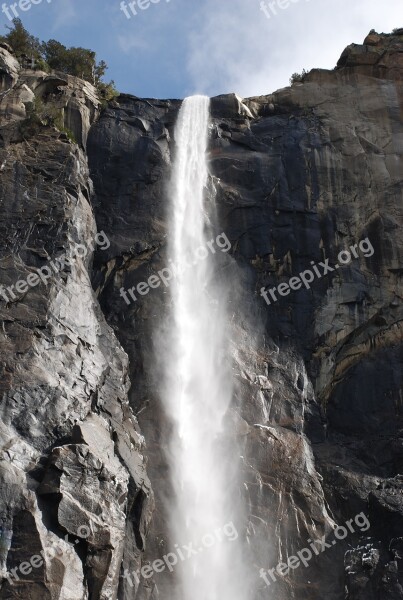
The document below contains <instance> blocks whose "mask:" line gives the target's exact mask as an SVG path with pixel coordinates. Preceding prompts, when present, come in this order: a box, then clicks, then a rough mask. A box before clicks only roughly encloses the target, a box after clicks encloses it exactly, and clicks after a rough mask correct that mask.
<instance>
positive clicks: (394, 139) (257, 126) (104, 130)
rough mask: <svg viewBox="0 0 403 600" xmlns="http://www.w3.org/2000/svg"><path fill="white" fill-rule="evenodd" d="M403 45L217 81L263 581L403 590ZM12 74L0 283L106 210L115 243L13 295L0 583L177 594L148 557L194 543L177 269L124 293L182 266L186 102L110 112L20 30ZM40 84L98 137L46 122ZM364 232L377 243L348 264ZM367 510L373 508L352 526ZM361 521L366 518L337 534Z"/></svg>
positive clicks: (254, 552)
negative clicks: (25, 41)
mask: <svg viewBox="0 0 403 600" xmlns="http://www.w3.org/2000/svg"><path fill="white" fill-rule="evenodd" d="M402 57H403V30H397V31H396V32H395V34H393V35H383V34H382V35H379V34H375V33H371V34H370V35H369V36H368V37H367V38H366V40H365V42H364V45H362V46H361V45H355V44H354V45H351V46H349V47H348V48H347V49H346V50H345V51H344V52H343V54H342V56H341V58H340V61H339V63H338V66H337V68H336V69H335V70H334V71H325V70H313V71H311V72H310V73H309V74H308V75H307V76H305V77H304V79H303V81H302V82H301V83H295V84H294V85H292V86H291V87H290V88H285V89H283V90H279V91H277V92H275V93H273V94H271V95H269V96H263V97H256V98H250V99H247V100H242V99H240V98H238V97H237V96H236V95H234V94H229V95H225V96H220V97H217V98H213V99H212V104H211V110H212V124H211V128H210V170H211V181H210V187H211V190H213V189H214V190H215V193H216V205H217V223H216V231H217V234H218V233H221V232H225V233H226V235H227V236H228V238H229V239H230V241H231V244H232V249H231V251H230V253H229V254H228V255H227V258H226V260H225V261H223V264H222V271H221V272H220V276H221V277H222V278H223V279H227V280H229V281H231V286H232V287H231V289H232V295H231V298H230V302H231V314H232V330H233V342H232V358H233V362H234V372H235V376H236V389H235V394H234V402H233V407H232V410H231V414H230V415H229V419H231V422H232V424H233V431H234V436H236V438H237V441H238V443H239V445H240V449H241V451H240V453H239V458H238V457H234V461H236V460H239V464H240V467H241V470H242V486H241V487H240V494H242V495H243V500H244V502H246V505H247V513H248V514H247V516H246V518H245V521H244V522H240V523H237V524H236V525H237V529H238V531H239V533H240V537H241V538H243V539H247V540H248V542H249V548H250V554H251V556H250V557H249V560H252V563H253V569H255V571H256V576H255V577H254V581H255V586H254V588H253V589H251V596H250V598H251V600H263V599H265V600H268V598H271V597H275V598H276V599H277V600H286V599H287V600H289V598H295V600H322V599H323V598H326V599H330V600H343V599H344V600H364V599H365V600H380V599H381V600H395V599H397V598H402V597H403V588H402V585H403V583H402V582H403V579H402V577H403V573H402V569H403V566H402V557H403V549H402V539H403V500H402V498H403V496H402V467H403V422H402V381H401V372H402V369H401V367H402V329H401V327H402V326H401V313H402V303H401V299H402V291H401V274H402V268H403V265H402V240H401V233H400V227H401V220H402V208H401V207H402V173H403V170H402V169H403V162H402V153H403V126H402V109H401V107H402V105H403V104H402V100H403V98H402V91H403V90H402V87H403V86H402V71H403V62H402V60H403V59H402ZM0 70H1V81H2V86H3V88H2V89H3V90H5V91H4V92H3V93H2V96H1V97H0V108H1V110H2V114H1V119H2V120H1V128H0V136H1V138H0V139H1V149H0V165H1V167H0V168H1V188H2V189H1V199H2V200H1V204H0V210H1V217H2V218H1V225H0V227H1V234H2V237H1V239H2V242H3V243H2V252H1V256H0V272H1V282H2V283H4V284H5V285H6V286H9V285H13V284H14V285H15V283H16V282H17V281H18V280H22V279H26V277H27V275H28V273H30V272H32V271H33V270H34V269H37V268H40V267H43V266H45V265H47V264H48V261H49V259H51V260H54V259H55V258H57V257H60V256H61V255H62V254H65V255H67V257H69V256H70V257H71V256H72V253H73V252H74V248H75V245H76V244H78V243H81V244H84V245H85V246H86V247H89V245H90V244H91V241H92V240H93V239H94V234H95V223H94V220H95V221H96V224H97V228H98V231H103V232H105V234H106V236H107V237H108V239H109V240H110V247H105V249H100V247H98V249H96V247H95V246H96V245H95V244H94V243H93V242H92V246H94V247H95V249H96V252H95V256H94V260H92V250H91V249H88V251H87V253H86V255H85V257H83V258H76V259H74V260H72V261H71V264H70V265H66V264H64V265H63V268H61V269H60V270H59V271H58V272H57V273H56V272H52V275H51V277H50V278H49V281H48V283H47V285H46V286H45V285H44V284H43V283H41V284H40V285H38V286H36V287H33V288H30V289H29V290H27V291H26V292H25V293H21V294H18V295H17V297H16V298H8V301H7V302H6V301H5V300H4V298H3V299H1V300H0V310H1V319H2V320H3V323H2V329H1V338H2V339H1V346H0V354H1V356H0V367H1V382H0V387H1V394H2V395H1V404H0V411H1V424H0V436H1V437H0V478H1V485H0V525H1V527H2V531H3V535H2V540H3V542H2V544H1V546H0V560H1V563H0V566H1V568H2V574H3V575H4V579H3V581H2V583H0V585H1V587H0V598H19V599H20V598H21V599H24V598H39V597H42V596H44V597H46V598H49V599H51V600H53V599H62V598H63V599H64V598H66V599H70V598H71V599H73V598H74V599H78V598H83V599H84V598H89V599H93V600H96V599H98V598H99V599H109V598H119V599H121V600H129V599H130V600H132V599H133V598H136V600H156V599H157V598H159V599H164V600H175V599H174V598H172V597H171V596H170V589H171V588H170V586H171V585H172V583H171V582H172V578H173V577H174V575H171V574H169V573H168V574H167V572H163V573H161V574H156V575H155V577H153V578H151V579H149V578H144V577H142V576H141V575H140V567H141V565H142V564H143V565H146V564H147V563H148V562H149V561H153V560H155V559H158V558H161V557H162V556H163V555H164V554H166V552H168V551H170V550H171V549H172V544H173V543H175V540H169V539H168V536H167V530H166V516H167V510H169V502H168V503H167V502H164V499H166V497H168V498H169V494H170V489H169V480H168V477H167V473H168V471H167V469H168V466H167V464H166V460H165V456H164V447H165V446H166V443H167V440H168V436H169V431H170V425H169V423H168V422H167V419H166V417H165V415H164V410H163V407H162V406H161V404H160V400H159V384H160V374H159V372H158V369H157V367H156V353H157V354H158V352H162V351H163V345H159V344H160V342H161V340H159V339H158V338H157V337H156V335H155V334H156V331H157V330H158V325H159V324H160V323H161V321H162V320H163V318H164V314H165V310H166V306H167V303H168V302H169V288H167V287H165V286H163V285H161V286H160V287H159V288H158V289H152V290H150V292H149V293H148V294H147V295H141V294H139V293H137V292H135V294H136V301H132V302H131V303H130V304H127V303H126V302H125V300H124V298H123V297H122V296H121V294H120V289H121V288H122V287H123V288H125V289H126V290H128V289H129V288H132V287H133V286H137V285H138V284H139V283H140V282H143V281H147V280H148V278H149V277H150V275H152V274H155V273H158V271H160V270H161V269H163V268H164V267H165V266H166V242H167V239H166V238H167V211H168V210H169V205H168V183H169V178H170V172H171V164H172V156H173V152H174V141H173V139H172V136H173V126H174V123H175V120H176V116H177V112H178V109H179V107H180V101H168V100H167V101H163V100H151V99H149V100H144V99H139V98H135V97H133V96H128V95H121V96H120V97H119V98H118V99H117V101H114V102H112V103H110V104H109V107H108V108H107V109H106V110H103V111H102V112H101V113H99V106H98V101H97V100H96V97H95V92H94V90H93V89H91V86H90V85H89V84H86V85H85V86H84V87H83V82H81V81H80V80H77V79H76V78H71V77H69V78H66V77H65V76H64V75H63V74H59V73H58V74H52V75H47V74H41V73H37V72H27V71H21V70H20V69H19V65H18V64H16V61H15V59H14V58H13V57H12V56H11V55H10V53H9V52H8V51H7V49H6V48H0ZM10 86H11V87H10ZM33 96H35V97H39V98H40V99H41V101H42V102H43V103H44V104H45V106H46V105H49V106H50V107H56V108H57V109H58V111H61V112H62V117H63V123H64V126H65V127H66V128H67V129H69V130H72V132H73V133H74V137H75V139H76V140H77V141H78V142H79V143H80V146H81V147H79V146H77V145H76V144H72V143H71V142H70V141H69V139H68V137H67V135H66V134H65V133H60V132H58V131H57V130H56V129H55V128H54V127H51V126H50V125H49V124H46V123H43V122H41V123H38V121H37V120H35V119H33V118H32V114H31V113H30V112H29V106H31V104H32V102H33V100H34V97H33ZM30 103H31V104H30ZM27 108H28V113H27ZM91 124H92V125H91ZM90 125H91V127H90ZM88 131H89V136H88V143H87V145H86V140H87V134H88ZM87 161H88V164H87ZM366 238H368V239H369V241H370V243H371V245H372V247H373V249H374V252H373V254H372V255H371V256H370V255H369V253H366V254H367V256H365V253H364V252H362V251H358V257H357V258H354V259H353V261H352V262H351V264H349V265H345V266H343V265H341V266H340V268H338V269H336V268H335V265H336V264H337V263H338V260H339V259H338V254H339V252H340V251H342V250H348V249H349V248H350V247H351V246H354V245H355V244H359V242H360V241H361V240H364V239H366ZM325 261H328V264H329V266H330V267H331V268H332V269H333V270H331V271H330V270H329V272H328V273H327V274H326V275H324V276H322V277H321V278H317V279H315V281H313V282H312V284H311V287H310V289H305V288H302V289H298V290H295V291H291V292H290V293H288V294H287V295H284V296H281V295H280V294H279V293H278V292H277V301H276V302H274V301H271V304H270V305H268V304H267V303H266V302H265V301H264V300H263V298H262V297H261V293H260V291H261V288H262V287H264V288H265V290H266V291H268V290H270V289H273V288H275V287H277V286H278V285H280V284H281V283H288V282H289V279H290V278H291V277H293V276H298V275H299V274H300V273H301V272H303V271H305V270H307V269H312V262H314V263H315V264H319V263H320V262H325ZM62 262H63V261H62ZM90 277H91V278H92V283H93V289H94V292H93V291H92V289H91V286H90ZM283 289H284V288H283ZM129 299H130V297H129ZM269 299H270V296H269ZM128 376H129V377H130V381H131V387H129V385H130V384H129V379H128ZM137 422H138V423H139V425H140V428H139V427H138V424H137ZM140 432H141V433H140ZM143 436H144V439H145V442H146V446H145V447H144V443H143V442H144V439H143ZM144 454H145V455H146V456H147V473H148V476H149V477H150V480H151V486H152V488H153V492H154V494H155V496H156V506H155V510H153V508H154V500H153V493H152V492H151V488H150V483H149V481H148V478H147V475H146V473H145V459H144V458H143V456H144ZM207 493H208V490H207ZM361 512H363V513H365V514H366V515H367V516H368V518H369V521H370V524H371V526H370V527H369V528H366V527H364V526H362V527H359V525H358V524H357V523H355V521H354V518H355V517H356V515H357V514H359V513H361ZM351 519H352V520H353V522H352V523H351ZM347 521H350V525H351V526H354V527H353V528H354V532H352V531H351V530H350V531H348V535H347V537H346V538H345V539H344V540H338V541H337V543H335V544H334V545H332V541H333V540H334V539H335V534H334V532H333V528H334V526H335V525H336V524H338V525H344V524H345V523H346V522H347ZM80 526H81V527H86V528H87V529H86V530H85V533H86V535H85V536H81V538H80V537H79V536H77V531H78V528H79V527H80ZM81 532H82V533H83V530H81ZM66 536H67V537H66ZM322 536H326V538H325V539H326V540H327V543H329V544H330V545H331V547H330V548H328V549H326V551H325V552H324V553H320V554H319V555H318V556H317V557H314V558H313V559H312V560H311V562H310V566H309V567H308V568H304V567H300V568H299V569H295V570H291V571H290V572H289V573H288V574H286V575H283V576H281V575H278V574H277V573H276V575H275V577H276V580H277V581H276V582H272V583H271V585H270V587H269V588H268V587H267V585H266V583H265V582H264V581H263V579H261V578H259V569H261V568H263V569H265V570H269V569H272V568H274V567H276V565H277V564H278V563H279V562H287V559H288V557H289V556H291V555H295V554H296V553H297V552H298V551H299V550H301V549H303V548H307V547H309V541H310V540H315V539H321V538H322ZM77 539H79V541H78V542H77V543H75V542H76V540H77ZM190 541H191V540H189V542H190ZM52 544H53V545H55V544H58V545H59V549H60V552H59V553H56V555H55V557H53V558H47V559H46V560H45V564H44V565H42V566H41V567H38V568H35V569H32V572H31V573H29V574H28V575H20V581H15V580H13V578H12V577H10V576H9V577H8V578H6V577H5V575H6V572H7V571H8V573H10V571H11V569H12V568H13V567H16V566H18V565H19V564H20V563H21V562H23V561H27V560H30V558H31V556H32V555H33V554H38V553H39V552H40V551H41V550H43V549H46V548H47V547H49V546H51V545H52ZM317 547H319V548H320V545H319V544H317ZM126 569H127V572H130V573H132V575H131V579H129V578H128V577H126V578H124V577H120V579H119V575H123V574H124V572H125V570H126ZM133 572H134V573H135V574H136V575H133ZM206 576H207V577H208V574H206ZM269 579H270V578H269Z"/></svg>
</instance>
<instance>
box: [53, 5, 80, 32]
mask: <svg viewBox="0 0 403 600" xmlns="http://www.w3.org/2000/svg"><path fill="white" fill-rule="evenodd" d="M54 6H55V8H54V12H55V13H56V18H55V20H54V21H53V23H52V32H56V31H58V30H59V29H62V28H63V27H66V25H68V24H69V23H72V22H73V21H75V20H76V19H77V12H76V10H75V8H74V6H73V0H57V6H56V5H54Z"/></svg>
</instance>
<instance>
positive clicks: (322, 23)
mask: <svg viewBox="0 0 403 600" xmlns="http://www.w3.org/2000/svg"><path fill="white" fill-rule="evenodd" d="M266 2H267V3H268V0H266ZM281 3H282V4H284V3H285V1H284V0H282V2H281ZM276 10H277V15H276V16H274V15H272V16H271V18H270V19H268V18H267V17H265V15H264V13H263V12H262V11H261V10H260V0H220V1H219V2H218V1H217V0H206V3H205V6H204V7H203V10H202V11H201V15H200V20H199V22H198V24H197V26H195V27H194V28H193V30H192V31H190V33H189V58H188V69H189V74H190V77H191V79H192V81H193V88H194V91H201V92H204V93H207V94H209V95H214V94H218V93H226V92H232V91H234V92H237V93H239V94H240V95H241V96H244V97H245V96H253V95H258V94H268V93H270V92H273V91H274V90H276V89H278V88H280V87H284V86H285V85H288V80H289V77H290V76H291V74H292V73H294V72H295V71H298V72H300V71H302V69H303V68H306V69H311V68H314V67H321V68H329V69H331V68H333V67H334V66H335V65H336V63H337V60H338V58H339V57H340V54H341V52H342V51H343V49H344V48H345V47H346V46H347V45H348V44H350V43H353V42H354V43H362V42H363V40H364V37H365V36H366V34H367V33H368V32H369V30H370V29H372V28H374V29H376V30H377V31H385V32H390V31H391V30H392V29H393V28H395V27H400V26H401V27H403V5H402V2H401V0H383V1H382V3H381V2H379V0H354V1H353V2H352V1H351V0H292V2H291V3H290V6H289V7H288V8H287V9H284V10H282V9H280V8H279V7H278V6H277V8H276Z"/></svg>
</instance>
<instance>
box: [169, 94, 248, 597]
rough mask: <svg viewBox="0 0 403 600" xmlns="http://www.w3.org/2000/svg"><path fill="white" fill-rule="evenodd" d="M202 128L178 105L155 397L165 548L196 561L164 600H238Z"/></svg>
mask: <svg viewBox="0 0 403 600" xmlns="http://www.w3.org/2000/svg"><path fill="white" fill-rule="evenodd" d="M209 119H210V116H209V99H208V98H207V97H204V96H193V97H190V98H187V99H185V100H184V102H183V105H182V107H181V110H180V113H179V117H178V122H177V124H176V129H175V141H176V158H175V162H174V168H173V179H172V190H171V193H172V206H171V210H172V219H171V224H170V249H169V255H170V256H169V258H170V260H171V262H172V263H174V265H175V268H176V273H177V276H176V278H175V280H174V282H173V284H172V285H171V293H172V307H171V319H170V327H169V329H170V331H169V332H168V337H169V345H170V347H169V358H168V360H167V368H168V372H169V384H168V387H167V390H166V394H165V395H166V398H165V405H166V406H167V410H168V414H169V416H170V417H171V419H172V422H173V434H172V442H171V447H170V462H171V465H170V466H171V477H172V484H173V490H174V496H175V497H174V500H173V503H172V504H173V506H172V504H171V507H170V514H171V522H170V530H171V536H172V540H173V542H177V543H178V545H179V544H180V543H187V542H188V543H189V542H192V543H193V544H194V547H195V549H196V550H197V554H195V555H194V556H193V557H192V558H191V559H189V560H185V561H184V562H183V563H182V564H181V565H180V566H179V567H178V571H177V574H176V576H177V578H176V581H177V583H176V588H175V595H174V597H172V598H171V599H170V600H243V597H242V599H241V595H240V592H239V589H240V586H239V581H237V579H238V577H239V570H238V565H237V562H236V561H237V559H236V554H237V548H236V544H237V542H236V541H232V542H231V541H229V540H228V539H226V537H225V535H224V534H221V538H222V539H221V541H219V539H218V538H219V537H220V534H217V533H216V532H217V530H219V529H220V528H222V527H223V526H224V525H225V524H227V523H228V522H230V521H231V519H233V514H234V511H233V504H234V501H233V498H232V497H231V494H232V492H231V489H232V488H231V485H232V482H231V481H230V479H231V476H230V473H231V472H232V471H231V468H230V464H229V460H230V457H229V455H228V453H227V450H228V444H227V443H226V441H225V440H226V436H225V431H224V426H223V422H224V416H225V414H226V413H227V411H228V407H229V405H230V402H231V397H232V378H231V369H230V367H228V366H227V365H228V362H229V361H228V360H227V359H228V348H227V344H228V335H227V330H226V327H227V325H226V323H227V318H226V308H225V304H226V301H225V294H222V285H221V281H220V277H218V276H217V269H216V255H215V254H214V253H213V251H212V250H211V248H210V249H209V247H208V246H207V244H208V242H209V241H210V240H212V239H213V237H214V236H212V233H211V232H212V223H211V219H212V213H213V212H214V210H213V208H214V201H213V199H211V198H210V199H209V198H208V196H209V194H208V193H207V183H208V167H207V158H206V152H207V143H208V128H209ZM209 206H210V207H211V209H209V208H208V207H209ZM217 254H219V251H217ZM234 526H236V523H235V521H234ZM227 529H228V528H227ZM213 540H214V541H213Z"/></svg>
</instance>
